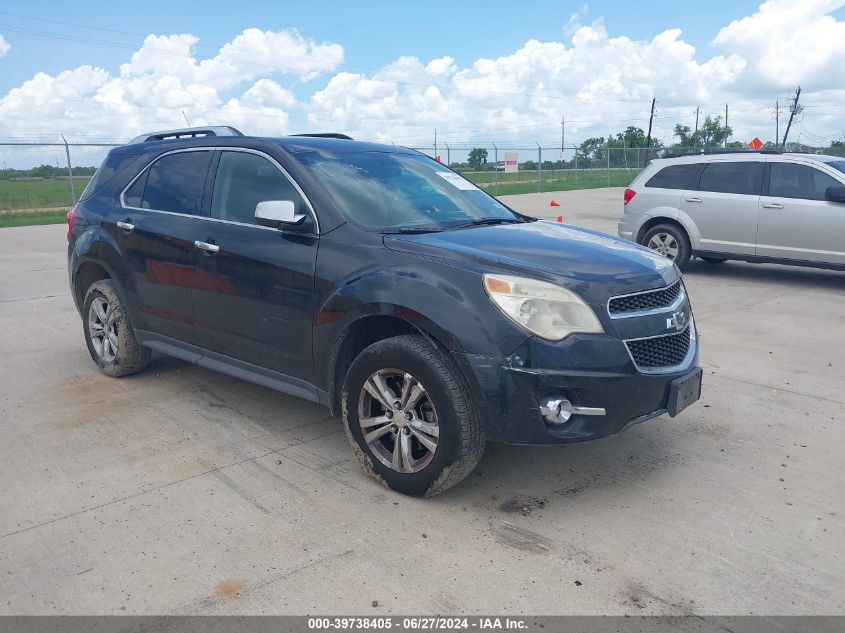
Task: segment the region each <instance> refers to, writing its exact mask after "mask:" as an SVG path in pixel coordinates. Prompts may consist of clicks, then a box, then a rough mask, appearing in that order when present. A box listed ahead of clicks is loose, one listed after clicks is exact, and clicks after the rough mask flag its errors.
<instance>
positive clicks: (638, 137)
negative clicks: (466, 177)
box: [451, 116, 845, 171]
mask: <svg viewBox="0 0 845 633" xmlns="http://www.w3.org/2000/svg"><path fill="white" fill-rule="evenodd" d="M732 135H733V129H732V128H731V127H730V126H727V125H723V123H722V117H721V116H715V117H711V116H706V117H704V122H703V124H702V125H700V126H699V127H698V129H693V128H691V127H690V126H688V125H681V124H678V125H676V126H675V129H674V133H673V138H674V139H677V141H676V142H674V143H672V144H670V145H664V144H663V143H662V142H661V141H660V140H659V139H655V138H652V139H651V143H650V145H649V142H648V136H647V134H646V133H645V131H644V130H643V129H642V128H639V127H636V126H633V125H630V126H628V127H627V128H626V129H625V131H624V132H618V133H616V134H609V135H608V136H607V137H604V136H595V137H591V138H588V139H585V140H584V142H583V143H581V145H580V147H578V148H576V150H575V155H574V156H573V157H572V158H571V159H569V160H565V161H564V160H554V161H552V160H544V161H543V165H542V168H543V169H544V170H551V169H570V168H574V167H575V165H576V161H577V165H578V167H579V168H582V167H583V168H590V167H606V166H608V165H610V167H612V168H641V167H645V159H646V157H645V151H644V149H645V148H646V147H647V146H648V147H650V148H651V150H652V151H651V152H650V153H649V158H650V159H651V158H656V157H659V156H661V155H664V154H671V153H686V152H688V151H690V150H692V149H718V148H723V147H725V148H727V149H728V150H735V151H740V150H746V149H748V146H747V144H746V142H743V141H738V140H734V141H728V142H727V143H725V140H726V139H729V138H730V137H731V136H732ZM749 140H750V139H749ZM762 149H764V150H777V149H779V144H778V143H776V142H773V141H767V142H765V143H764V144H763V148H762ZM784 149H785V151H788V152H811V153H818V152H824V151H828V153H833V154H836V155H840V156H842V155H845V141H833V142H832V143H831V144H830V145H829V146H828V147H826V148H825V147H810V146H807V145H803V144H801V143H787V144H786V147H785V148H784ZM528 151H530V150H528ZM608 152H609V155H608ZM489 158H490V154H489V152H488V150H487V149H485V148H483V147H476V148H473V149H472V150H471V151H470V152H469V155H468V157H467V162H466V163H452V165H451V167H452V168H454V169H465V170H473V171H489V170H493V169H494V165H493V164H492V163H490V162H489ZM519 165H520V169H521V170H530V169H537V161H535V160H525V161H520V163H519Z"/></svg>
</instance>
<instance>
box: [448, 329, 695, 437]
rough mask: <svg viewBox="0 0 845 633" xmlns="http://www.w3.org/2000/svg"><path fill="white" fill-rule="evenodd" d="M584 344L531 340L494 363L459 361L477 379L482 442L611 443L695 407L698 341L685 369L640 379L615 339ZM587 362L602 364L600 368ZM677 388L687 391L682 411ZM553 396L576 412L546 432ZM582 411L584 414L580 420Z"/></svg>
mask: <svg viewBox="0 0 845 633" xmlns="http://www.w3.org/2000/svg"><path fill="white" fill-rule="evenodd" d="M693 327H694V326H693ZM584 338H585V340H581V341H573V342H569V343H567V344H555V343H549V342H545V341H540V340H538V339H530V340H529V341H527V342H526V343H525V344H524V345H523V346H522V347H520V349H519V350H517V351H516V352H514V354H511V355H510V356H509V357H508V358H506V359H504V360H503V359H498V362H497V361H496V360H495V359H493V358H490V357H485V356H476V355H472V354H465V355H463V357H462V359H461V360H462V362H461V364H462V365H463V366H464V367H465V368H469V369H470V371H471V373H472V377H473V378H474V381H471V382H474V383H475V384H474V385H473V388H474V391H477V393H476V394H475V395H476V398H477V399H476V401H477V402H478V403H479V409H480V413H481V415H482V418H483V425H484V430H485V433H486V435H487V439H489V440H491V441H498V442H505V443H508V444H563V443H568V442H581V441H585V440H591V439H596V438H600V437H605V436H608V435H614V434H616V433H619V432H621V431H623V430H625V429H626V428H628V427H629V426H633V425H634V424H638V423H640V422H644V421H646V420H649V419H652V418H655V417H657V416H659V415H662V414H664V413H669V412H670V411H671V412H672V413H673V414H674V413H676V410H677V407H678V406H686V405H687V404H690V403H691V402H692V401H695V400H697V399H698V397H699V394H700V392H696V391H695V387H696V385H697V386H698V387H699V388H700V374H701V369H700V368H698V366H697V364H698V347H697V345H698V343H697V337H695V339H694V340H693V343H692V345H693V347H692V348H691V349H690V354H689V355H688V357H687V359H686V362H685V364H684V365H683V366H682V367H677V368H673V369H675V371H672V372H671V373H642V372H641V371H639V370H638V369H637V368H636V366H635V365H634V364H633V362H632V360H631V358H630V356H629V355H628V353H627V349H626V348H625V344H624V343H623V342H622V341H620V340H618V339H617V340H614V339H611V338H609V337H601V338H600V339H598V340H596V339H592V340H586V337H584ZM561 347H563V348H568V349H561ZM579 348H580V349H579ZM532 359H537V360H538V361H539V363H538V362H533V360H532ZM565 359H568V362H567V363H566V366H564V363H565ZM587 359H589V360H590V361H592V360H593V359H603V361H604V362H601V365H600V366H599V364H598V363H597V362H589V361H587ZM555 360H559V361H560V362H559V363H558V362H554V361H555ZM550 361H551V362H550ZM584 361H587V362H584ZM538 364H539V365H540V366H537V365H538ZM555 365H558V366H555ZM684 383H687V384H686V385H685V384H684ZM673 384H674V388H673ZM679 386H680V387H681V389H682V390H685V392H684V393H682V394H681V398H682V400H683V402H682V403H681V404H680V405H679V403H678V394H677V391H678V388H679ZM690 387H692V391H693V392H692V393H691V392H690ZM550 396H563V397H565V398H566V399H567V400H569V401H570V402H571V403H572V404H573V405H574V406H575V407H576V408H575V411H574V412H573V414H572V417H571V418H570V419H569V420H568V421H567V422H566V423H564V424H549V423H548V422H547V420H546V418H545V417H544V415H543V412H542V411H541V408H540V403H541V401H542V400H543V399H545V398H547V397H550ZM579 407H583V408H585V411H586V412H587V413H589V414H588V415H587V414H582V413H579V412H578V408H579ZM601 410H604V413H603V414H601V413H599V412H600V411H601Z"/></svg>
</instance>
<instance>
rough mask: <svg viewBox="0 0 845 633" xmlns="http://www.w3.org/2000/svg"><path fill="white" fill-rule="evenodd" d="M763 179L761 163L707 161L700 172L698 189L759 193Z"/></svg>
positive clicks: (756, 194) (719, 191)
mask: <svg viewBox="0 0 845 633" xmlns="http://www.w3.org/2000/svg"><path fill="white" fill-rule="evenodd" d="M762 180H763V163H762V162H761V161H758V162H750V161H749V162H716V163H709V164H708V165H707V166H706V167H705V168H704V171H703V172H702V173H701V180H700V181H699V185H698V189H699V191H715V192H718V193H744V194H747V195H755V196H758V195H760V186H761V184H762Z"/></svg>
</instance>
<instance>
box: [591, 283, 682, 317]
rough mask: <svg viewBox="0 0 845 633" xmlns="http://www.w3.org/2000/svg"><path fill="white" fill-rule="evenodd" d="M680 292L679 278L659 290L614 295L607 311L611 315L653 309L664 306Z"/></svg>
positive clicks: (671, 301)
mask: <svg viewBox="0 0 845 633" xmlns="http://www.w3.org/2000/svg"><path fill="white" fill-rule="evenodd" d="M680 293H681V282H680V280H678V281H676V282H675V283H673V284H672V285H671V286H669V287H667V288H661V289H660V290H652V291H649V292H640V293H638V294H635V295H627V296H625V297H614V298H613V299H611V300H610V302H609V303H608V304H607V311H608V312H610V314H611V315H614V314H624V313H626V312H644V311H646V310H655V309H657V308H666V307H668V306H670V305H672V303H673V302H674V301H675V299H677V298H678V295H679V294H680Z"/></svg>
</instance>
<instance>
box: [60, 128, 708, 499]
mask: <svg viewBox="0 0 845 633" xmlns="http://www.w3.org/2000/svg"><path fill="white" fill-rule="evenodd" d="M68 240H69V246H68V269H69V279H70V287H71V290H72V294H73V297H74V300H75V302H76V306H77V308H78V310H79V313H80V315H81V317H82V322H83V331H84V336H85V341H86V343H87V346H88V351H89V352H90V354H91V357H92V358H93V359H94V362H96V363H97V365H98V366H99V368H100V370H101V371H102V372H103V373H105V374H106V375H108V376H114V377H117V376H125V375H128V374H132V373H135V372H138V371H140V370H142V369H143V368H144V367H145V366H146V365H147V363H148V362H149V360H150V355H151V352H152V351H153V350H156V351H158V352H161V353H164V354H169V355H171V356H175V357H177V358H181V359H183V360H186V361H189V362H193V363H197V364H199V365H201V366H203V367H207V368H210V369H214V370H216V371H220V372H224V373H226V374H229V375H232V376H236V377H238V378H242V379H244V380H249V381H253V382H255V383H258V384H261V385H264V386H266V387H270V388H272V389H276V390H279V391H282V392H285V393H288V394H293V395H295V396H299V397H301V398H305V399H308V400H311V401H314V402H318V403H321V404H324V405H326V406H328V407H329V408H330V410H331V411H332V413H333V414H334V415H340V416H341V417H342V419H343V424H344V427H345V430H346V433H347V435H348V436H349V439H350V441H351V443H352V447H353V449H354V452H355V454H356V456H357V457H358V459H359V460H360V461H361V463H362V464H363V466H364V468H365V469H366V470H367V471H369V472H370V473H371V474H373V475H374V476H375V477H376V478H377V479H378V480H379V481H381V482H382V483H384V484H386V485H387V486H389V487H390V488H392V489H394V490H397V491H399V492H402V493H405V494H409V495H418V496H424V495H433V494H437V493H438V492H442V491H443V490H446V489H447V488H449V487H451V486H453V485H455V484H456V483H458V482H459V481H461V480H462V479H464V478H465V477H466V476H467V475H468V474H469V473H470V472H471V471H472V469H473V468H474V467H475V466H476V464H477V463H478V461H479V459H480V458H481V455H482V452H483V449H484V444H485V441H487V440H490V441H497V442H508V443H516V444H558V443H564V442H578V441H582V440H590V439H594V438H598V437H603V436H607V435H612V434H615V433H618V432H620V431H622V430H623V429H625V428H627V427H629V426H631V425H633V424H637V423H639V422H643V421H645V420H648V419H650V418H654V417H656V416H658V415H661V414H664V413H668V414H669V415H672V416H675V415H677V413H678V412H679V411H681V410H682V409H683V408H685V407H686V406H688V405H689V404H690V403H692V402H694V401H695V400H697V399H698V398H699V397H700V392H701V370H700V369H699V368H698V367H697V360H698V346H697V333H696V327H695V323H694V321H693V315H692V310H691V307H690V303H689V298H688V297H687V293H686V289H685V287H684V283H683V281H682V280H681V276H680V273H679V271H678V268H677V266H675V265H674V264H673V263H672V262H671V261H669V260H668V259H667V258H665V257H663V256H661V255H659V254H658V253H655V252H652V251H650V250H648V249H646V248H643V247H641V246H637V245H633V244H631V243H629V242H625V241H623V240H620V239H618V238H615V237H611V236H609V235H605V234H601V233H598V232H595V231H590V230H587V229H582V228H576V227H573V226H566V225H563V224H559V223H555V222H547V221H538V220H536V219H534V218H531V217H526V216H524V215H522V214H520V213H517V212H515V211H513V210H511V209H509V208H508V207H507V206H505V205H504V204H502V203H501V202H499V201H497V200H496V199H495V198H493V197H491V196H489V195H488V194H487V193H485V192H484V191H482V190H481V189H479V188H478V187H476V186H475V185H473V184H472V183H471V182H469V181H467V180H465V179H464V178H463V177H461V176H460V175H459V174H457V173H455V172H454V171H452V170H450V169H448V168H447V167H446V166H444V165H442V164H440V163H439V162H437V161H435V160H434V159H432V158H429V157H427V156H424V155H422V154H420V153H418V152H416V151H413V150H410V149H403V148H398V147H392V146H385V145H377V144H371V143H363V142H357V141H353V140H351V139H349V138H348V137H344V136H343V135H339V134H323V135H319V134H315V135H302V136H289V137H285V138H256V137H249V136H244V135H242V134H240V133H239V132H238V131H237V130H235V129H233V128H229V127H217V128H207V129H196V128H194V129H187V130H173V131H168V132H159V133H152V134H146V135H144V136H142V137H139V138H138V139H135V140H134V141H132V142H131V143H129V144H127V145H124V146H121V147H118V148H115V149H113V150H111V151H110V152H109V154H108V156H107V158H106V159H105V161H104V162H103V164H102V166H101V167H100V168H99V170H98V171H97V172H96V174H95V176H94V177H93V178H92V180H91V182H90V183H89V185H88V187H87V188H86V190H85V192H84V193H83V195H82V197H81V200H80V201H79V203H78V204H77V206H76V207H75V209H74V210H72V211H71V212H70V213H69V214H68Z"/></svg>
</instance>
